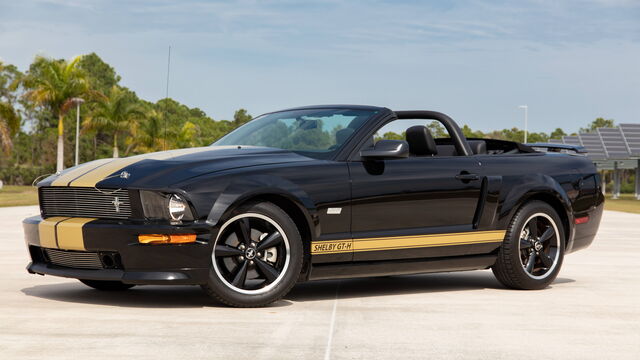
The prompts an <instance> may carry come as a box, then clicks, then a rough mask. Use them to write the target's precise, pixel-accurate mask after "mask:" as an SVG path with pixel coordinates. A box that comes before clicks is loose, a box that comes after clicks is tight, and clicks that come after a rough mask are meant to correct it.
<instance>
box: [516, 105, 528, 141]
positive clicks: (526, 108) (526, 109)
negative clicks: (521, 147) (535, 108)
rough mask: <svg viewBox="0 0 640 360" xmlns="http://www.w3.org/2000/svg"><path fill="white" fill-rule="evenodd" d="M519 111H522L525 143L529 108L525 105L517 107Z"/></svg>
mask: <svg viewBox="0 0 640 360" xmlns="http://www.w3.org/2000/svg"><path fill="white" fill-rule="evenodd" d="M518 107H519V108H520V109H524V143H525V144H526V143H527V121H528V119H527V115H528V114H527V112H528V111H529V107H528V106H527V105H520V106H518Z"/></svg>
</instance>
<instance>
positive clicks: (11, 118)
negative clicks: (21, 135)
mask: <svg viewBox="0 0 640 360" xmlns="http://www.w3.org/2000/svg"><path fill="white" fill-rule="evenodd" d="M19 128H20V116H18V113H17V112H16V110H15V109H14V108H13V106H11V104H9V103H7V102H0V145H2V149H3V150H4V153H5V154H7V155H8V154H10V153H11V149H12V148H13V143H12V142H11V138H12V137H13V135H14V134H15V133H16V132H17V131H18V129H19Z"/></svg>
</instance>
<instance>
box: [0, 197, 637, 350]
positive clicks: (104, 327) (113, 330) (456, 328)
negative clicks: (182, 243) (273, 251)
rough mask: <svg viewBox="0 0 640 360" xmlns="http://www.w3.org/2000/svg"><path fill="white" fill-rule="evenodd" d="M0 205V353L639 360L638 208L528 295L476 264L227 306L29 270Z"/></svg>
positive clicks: (327, 284)
mask: <svg viewBox="0 0 640 360" xmlns="http://www.w3.org/2000/svg"><path fill="white" fill-rule="evenodd" d="M35 213H37V208H36V207H15V208H0V229H2V230H1V231H0V244H2V246H0V273H1V274H3V276H4V278H3V279H2V281H1V282H0V358H1V359H14V358H15V359H75V358H77V359H119V358H125V357H126V358H132V359H136V360H141V359H153V360H156V359H217V358H220V359H223V358H224V359H234V360H236V359H328V358H331V359H389V358H430V359H438V358H444V359H513V358H518V359H539V358H547V359H603V358H605V359H623V358H628V359H639V358H640V281H639V277H640V239H639V237H638V235H640V227H639V226H640V215H633V214H626V213H619V212H605V215H604V220H603V223H602V226H601V230H600V234H599V236H598V238H597V239H596V241H595V243H594V245H592V246H591V247H590V248H589V249H587V250H583V251H580V252H578V253H575V254H571V255H569V256H568V257H566V258H565V263H564V267H563V269H562V271H561V273H560V276H559V277H558V279H557V280H556V282H555V283H554V284H553V285H552V286H551V287H549V288H548V289H545V290H541V291H514V290H507V289H504V288H503V287H502V286H500V284H498V282H497V281H496V280H495V279H494V278H493V275H492V273H491V272H490V271H474V272H465V273H448V274H431V275H415V276H398V277H383V278H371V279H355V280H340V281H321V282H312V283H306V284H301V285H298V286H297V287H295V288H294V290H293V292H292V293H291V294H290V295H289V296H287V297H286V299H285V300H283V301H280V302H279V303H277V304H275V305H274V306H272V307H268V308H262V309H231V308H226V307H221V306H219V305H217V304H215V303H213V302H211V301H210V300H209V299H208V298H207V297H206V296H205V295H204V294H203V293H202V292H201V291H200V289H199V288H198V287H187V286H181V287H180V286H175V287H174V286H171V287H160V286H143V287H137V288H134V289H132V290H130V291H128V292H124V293H102V292H97V291H95V290H91V289H89V288H87V287H85V286H84V285H82V284H80V283H79V282H78V281H75V280H69V279H62V278H56V277H51V276H45V277H42V276H36V275H29V274H28V273H27V272H26V271H25V265H26V264H27V253H26V249H25V246H24V243H23V239H22V238H23V235H22V226H21V224H20V221H21V219H22V218H24V217H26V216H28V215H32V214H35Z"/></svg>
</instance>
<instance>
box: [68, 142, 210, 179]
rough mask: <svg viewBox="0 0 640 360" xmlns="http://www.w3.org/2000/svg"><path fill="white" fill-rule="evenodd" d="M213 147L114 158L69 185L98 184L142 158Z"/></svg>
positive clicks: (168, 156) (164, 157) (181, 153)
mask: <svg viewBox="0 0 640 360" xmlns="http://www.w3.org/2000/svg"><path fill="white" fill-rule="evenodd" d="M210 150H211V148H209V147H203V148H190V149H179V150H171V151H163V152H156V153H151V154H144V155H136V156H131V157H127V158H121V159H113V161H111V162H109V163H107V164H105V165H104V166H98V167H96V168H95V169H93V170H91V171H89V172H87V173H86V174H84V175H81V176H80V177H79V178H77V179H75V180H73V181H72V182H71V183H70V184H69V186H83V187H93V186H96V184H97V183H99V182H100V181H102V180H104V178H106V177H107V176H109V175H111V174H113V173H115V172H116V171H118V170H122V169H124V168H125V167H127V166H129V165H132V164H135V163H137V162H139V161H142V160H147V159H150V160H167V159H171V158H174V157H178V156H182V155H188V154H195V153H198V152H203V151H210Z"/></svg>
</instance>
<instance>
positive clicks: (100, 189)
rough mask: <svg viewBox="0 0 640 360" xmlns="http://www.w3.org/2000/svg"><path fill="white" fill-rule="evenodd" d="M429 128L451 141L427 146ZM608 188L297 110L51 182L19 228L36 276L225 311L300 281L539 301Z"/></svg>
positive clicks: (484, 151)
mask: <svg viewBox="0 0 640 360" xmlns="http://www.w3.org/2000/svg"><path fill="white" fill-rule="evenodd" d="M430 121H438V122H440V124H441V125H443V126H444V128H445V129H446V130H447V133H448V136H447V137H444V138H439V139H434V138H433V137H432V136H431V133H430V131H429V122H430ZM390 131H393V132H396V133H404V139H403V140H390V139H385V137H386V135H385V134H388V133H389V132H390ZM392 138H395V139H397V137H392ZM601 186H602V184H601V182H600V178H599V176H598V174H597V172H596V170H595V168H594V166H593V164H592V163H591V162H589V161H588V159H586V158H585V157H583V156H579V155H571V154H568V153H557V152H549V153H542V152H537V151H535V150H534V149H533V148H531V147H529V146H527V145H524V144H518V143H513V142H507V141H498V140H491V139H466V138H465V137H464V136H463V134H462V132H461V131H460V129H459V127H458V126H457V125H456V123H455V122H453V120H451V119H450V118H449V117H447V116H446V115H444V114H441V113H437V112H432V111H397V112H394V111H391V110H389V109H386V108H381V107H372V106H344V105H339V106H313V107H304V108H296V109H290V110H284V111H279V112H274V113H269V114H265V115H263V116H261V117H259V118H257V119H255V120H253V121H251V122H249V123H247V124H245V125H243V126H241V127H240V128H238V129H236V130H234V131H233V132H231V133H230V134H228V135H226V136H225V137H223V138H222V139H220V140H218V141H217V142H215V143H214V144H213V145H212V146H209V147H203V148H195V149H180V150H172V151H165V152H158V153H153V154H146V155H139V156H132V157H128V158H122V159H101V160H96V161H92V162H89V163H86V164H82V165H79V166H76V167H73V168H70V169H67V170H66V171H63V172H61V173H59V174H56V175H53V176H50V177H49V178H47V179H45V180H43V181H41V182H40V183H39V184H38V187H39V199H40V210H41V215H40V216H35V217H30V218H27V219H25V220H24V229H25V238H26V242H27V245H28V249H29V253H30V256H31V263H30V264H29V266H28V271H29V272H31V273H37V274H48V275H54V276H64V277H71V278H77V279H79V280H80V281H82V282H83V283H85V284H87V285H89V286H91V287H94V288H97V289H102V290H123V289H127V288H130V287H132V286H134V285H138V284H185V285H201V286H202V287H203V289H204V290H205V291H206V292H207V293H208V294H209V295H211V296H212V297H214V298H216V299H218V300H220V301H222V302H224V303H226V304H229V305H233V306H261V305H266V304H268V303H270V302H273V301H275V300H277V299H279V298H281V297H282V296H284V295H285V294H286V293H287V292H288V291H289V290H290V289H291V288H292V287H293V286H294V285H295V283H296V282H299V281H306V280H314V279H328V278H344V277H358V276H378V275H393V274H414V273H425V272H438V271H456V270H474V269H487V268H491V269H492V270H493V272H494V273H495V275H496V277H497V278H498V279H499V280H500V281H501V282H502V283H503V284H505V285H506V286H509V287H512V288H517V289H540V288H543V287H545V286H547V285H548V284H549V283H551V282H552V281H553V280H554V279H555V277H556V276H557V274H558V272H559V270H560V267H561V265H562V259H563V256H564V254H566V253H570V252H573V251H576V250H578V249H581V248H584V247H587V246H588V245H589V244H590V243H591V241H592V240H593V238H594V236H595V234H596V231H597V229H598V225H599V222H600V217H601V214H602V204H603V196H602V193H601Z"/></svg>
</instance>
